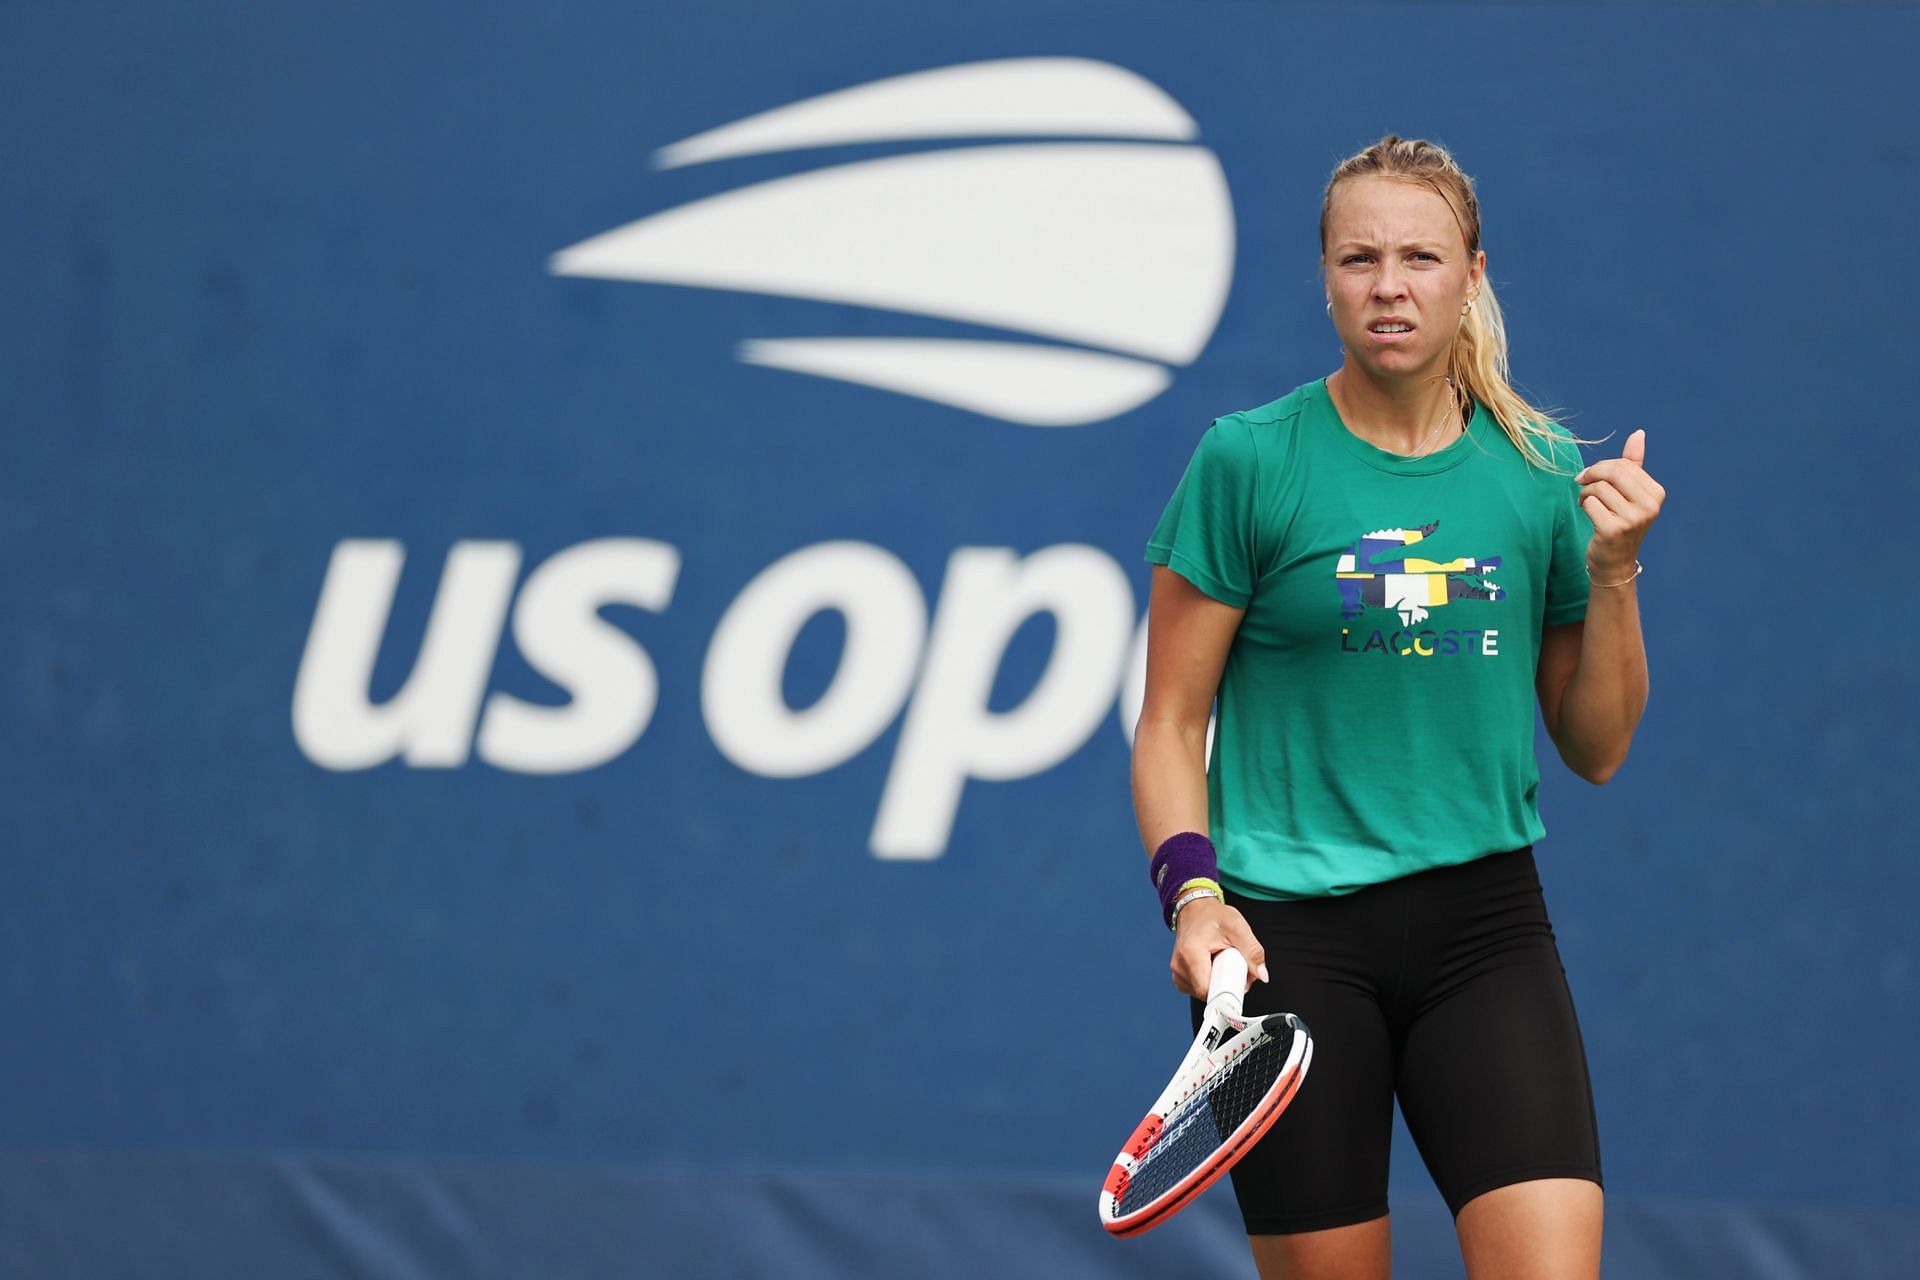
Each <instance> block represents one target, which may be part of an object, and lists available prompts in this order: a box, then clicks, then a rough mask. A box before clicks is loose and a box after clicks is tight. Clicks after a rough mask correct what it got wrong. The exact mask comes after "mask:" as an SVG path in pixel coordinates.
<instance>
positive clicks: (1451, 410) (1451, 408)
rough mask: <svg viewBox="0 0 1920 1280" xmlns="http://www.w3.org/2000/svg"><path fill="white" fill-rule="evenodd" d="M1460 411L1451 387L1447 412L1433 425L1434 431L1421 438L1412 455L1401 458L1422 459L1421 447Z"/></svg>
mask: <svg viewBox="0 0 1920 1280" xmlns="http://www.w3.org/2000/svg"><path fill="white" fill-rule="evenodd" d="M1459 411H1460V405H1459V402H1458V401H1456V400H1455V399H1454V398H1453V389H1452V388H1451V387H1449V388H1448V389H1447V411H1446V412H1445V413H1443V414H1441V415H1440V421H1438V422H1436V423H1434V424H1433V430H1432V431H1429V432H1427V434H1426V435H1424V436H1422V437H1421V438H1420V443H1419V444H1416V445H1414V446H1413V452H1412V453H1403V454H1401V455H1400V456H1401V457H1403V458H1418V457H1422V456H1423V452H1422V447H1421V446H1423V445H1425V444H1426V443H1427V441H1429V440H1431V439H1433V437H1434V433H1435V432H1437V431H1439V430H1440V428H1441V427H1444V426H1446V425H1447V423H1449V422H1451V421H1453V415H1454V414H1456V413H1458V412H1459Z"/></svg>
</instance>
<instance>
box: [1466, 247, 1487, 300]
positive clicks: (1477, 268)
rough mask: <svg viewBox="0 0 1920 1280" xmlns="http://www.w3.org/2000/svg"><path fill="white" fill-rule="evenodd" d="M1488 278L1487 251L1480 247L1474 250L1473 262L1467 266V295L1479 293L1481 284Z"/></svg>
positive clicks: (1471, 295)
mask: <svg viewBox="0 0 1920 1280" xmlns="http://www.w3.org/2000/svg"><path fill="white" fill-rule="evenodd" d="M1486 278H1487V251H1486V250H1485V249H1478V250H1475V251H1474V255H1473V262H1472V263H1471V264H1470V265H1469V266H1468V267H1467V296H1469V297H1473V296H1476V295H1478V294H1479V292H1480V285H1481V283H1482V282H1483V281H1485V280H1486Z"/></svg>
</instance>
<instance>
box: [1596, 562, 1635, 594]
mask: <svg viewBox="0 0 1920 1280" xmlns="http://www.w3.org/2000/svg"><path fill="white" fill-rule="evenodd" d="M1645 571H1646V566H1645V565H1643V564H1641V563H1640V562H1639V561H1638V560H1635V561H1634V562H1633V572H1632V573H1630V574H1628V575H1627V576H1626V577H1624V578H1622V579H1620V581H1618V582H1594V581H1593V566H1592V565H1588V566H1587V581H1588V582H1590V583H1593V585H1594V586H1596V587H1624V586H1626V585H1627V584H1628V583H1629V582H1632V581H1633V580H1634V579H1635V578H1637V577H1639V576H1640V575H1641V574H1642V573H1644V572H1645Z"/></svg>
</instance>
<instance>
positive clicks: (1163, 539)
mask: <svg viewBox="0 0 1920 1280" xmlns="http://www.w3.org/2000/svg"><path fill="white" fill-rule="evenodd" d="M1258 479H1259V472H1258V459H1257V457H1256V456H1255V453H1254V447H1253V432H1252V430H1251V429H1250V428H1249V427H1248V426H1247V424H1246V423H1245V422H1243V421H1241V420H1240V419H1239V418H1238V417H1235V416H1228V417H1225V418H1215V419H1214V420H1213V422H1212V424H1211V425H1209V426H1208V428H1207V430H1206V434H1205V435H1203V436H1201V437H1200V444H1199V446H1198V447H1196V448H1195V449H1194V451H1193V457H1192V459H1191V460H1190V461H1189V462H1188V463H1187V470H1186V474H1185V475H1183V476H1181V477H1180V484H1179V486H1178V487H1177V488H1175V489H1174V491H1173V497H1172V498H1171V499H1169V500H1168V502H1167V509H1166V510H1165V511H1164V512H1162V513H1161V516H1160V523H1159V524H1158V525H1156V526H1155V527H1154V530H1153V536H1152V537H1151V538H1150V539H1148V541H1147V560H1148V561H1149V562H1150V563H1153V564H1162V565H1165V566H1167V568H1169V569H1172V570H1173V571H1174V572H1175V573H1177V574H1179V575H1180V576H1181V577H1183V578H1185V579H1186V580H1187V581H1188V582H1191V583H1192V584H1193V585H1194V586H1196V587H1198V588H1200V590H1202V591H1204V592H1206V593H1207V594H1208V595H1209V596H1212V597H1213V598H1214V599H1215V600H1218V601H1220V602H1221V603H1222V604H1230V605H1232V606H1233V607H1235V608H1236V609H1244V608H1246V607H1247V602H1248V601H1249V600H1251V599H1252V598H1253V584H1254V581H1255V578H1256V576H1257V574H1256V572H1255V566H1256V565H1257V564H1258V563H1259V555H1258V550H1257V547H1256V545H1255V541H1254V528H1253V508H1254V492H1255V488H1256V485H1257V482H1258Z"/></svg>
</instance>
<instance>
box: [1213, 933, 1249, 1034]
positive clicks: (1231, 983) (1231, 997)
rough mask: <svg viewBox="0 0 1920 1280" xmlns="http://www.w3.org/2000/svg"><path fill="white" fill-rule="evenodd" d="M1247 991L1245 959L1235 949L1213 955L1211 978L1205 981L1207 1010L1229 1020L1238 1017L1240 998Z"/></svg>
mask: <svg viewBox="0 0 1920 1280" xmlns="http://www.w3.org/2000/svg"><path fill="white" fill-rule="evenodd" d="M1246 989H1247V958H1246V956H1244V955H1242V954H1241V953H1240V950H1239V948H1237V947H1228V948H1227V949H1226V950H1225V951H1219V952H1215V953H1214V957H1213V977H1211V978H1209V979H1208V980H1207V1008H1209V1009H1212V1010H1215V1011H1216V1012H1219V1013H1223V1014H1225V1015H1226V1016H1227V1017H1229V1018H1237V1017H1239V1016H1240V996H1241V993H1243V992H1244V991H1245V990H1246Z"/></svg>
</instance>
